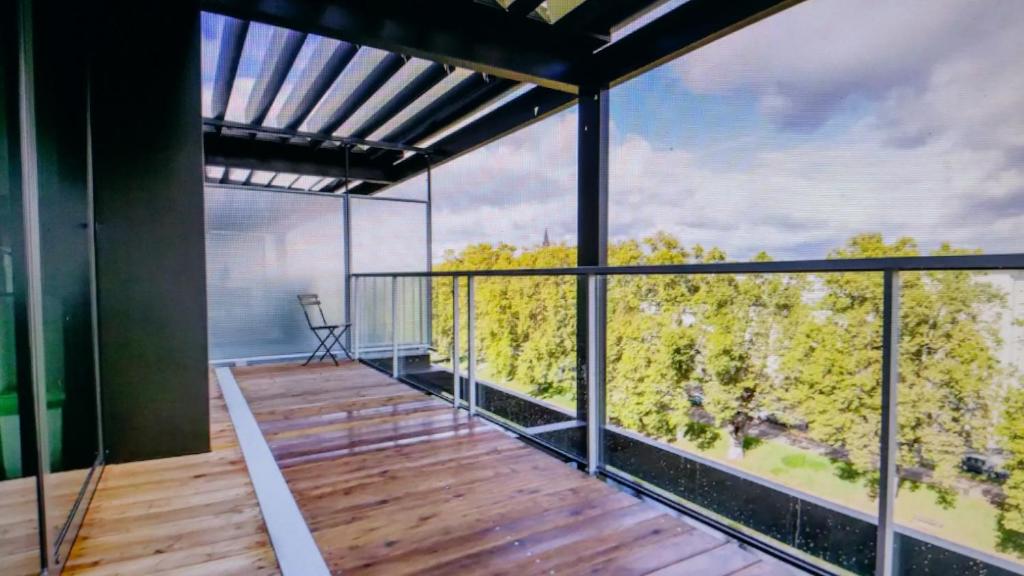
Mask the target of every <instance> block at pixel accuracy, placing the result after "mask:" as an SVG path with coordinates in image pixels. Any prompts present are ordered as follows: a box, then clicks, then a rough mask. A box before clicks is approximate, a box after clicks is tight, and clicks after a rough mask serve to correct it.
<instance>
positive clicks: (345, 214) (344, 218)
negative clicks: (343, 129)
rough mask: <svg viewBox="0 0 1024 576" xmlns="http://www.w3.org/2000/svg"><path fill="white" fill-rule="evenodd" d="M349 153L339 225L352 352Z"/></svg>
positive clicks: (347, 341) (347, 334) (347, 338)
mask: <svg viewBox="0 0 1024 576" xmlns="http://www.w3.org/2000/svg"><path fill="white" fill-rule="evenodd" d="M350 151H351V147H350V146H345V188H344V192H343V196H342V199H341V211H342V212H341V223H342V227H343V228H344V230H342V241H343V242H344V244H345V248H344V250H345V253H344V262H343V264H344V266H345V322H347V323H348V324H350V325H351V326H350V327H349V329H348V331H347V332H345V346H346V347H347V348H348V349H349V350H352V349H353V345H352V344H353V336H352V333H353V332H354V331H355V325H354V324H353V323H352V292H353V290H354V284H353V282H352V203H351V202H350V199H349V195H348V183H349V177H348V173H349V152H350Z"/></svg>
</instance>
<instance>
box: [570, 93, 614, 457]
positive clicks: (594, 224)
mask: <svg viewBox="0 0 1024 576" xmlns="http://www.w3.org/2000/svg"><path fill="white" fill-rule="evenodd" d="M578 114H579V126H578V135H577V157H576V166H577V168H576V170H577V175H576V179H577V187H578V188H577V198H576V210H577V213H576V227H577V228H576V233H577V242H578V245H577V249H576V250H577V252H576V265H577V266H604V265H607V264H608V88H607V87H600V88H589V87H580V96H579V107H578ZM601 285H602V286H603V285H604V284H603V283H602V284H601ZM603 301H604V298H603V294H599V302H598V304H599V305H598V306H597V308H596V311H597V318H596V319H595V320H596V323H597V326H596V328H597V329H598V330H599V331H600V332H601V333H603V331H604V305H603ZM589 307H590V306H589V297H588V291H587V279H586V278H585V277H580V278H578V279H577V285H576V374H577V380H576V411H577V413H578V415H579V419H580V420H582V421H586V420H587V416H588V414H589V411H590V409H589V408H588V405H589V397H588V396H589V395H588V392H587V390H588V370H587V367H588V365H590V364H589V362H590V360H589V358H588V354H587V342H588V337H587V335H588V330H589V325H588V309H589ZM603 340H604V338H600V337H599V338H598V341H601V342H603ZM602 358H603V355H602ZM603 404H604V403H603V402H599V403H598V405H599V406H603ZM585 452H586V450H585V449H584V453H585Z"/></svg>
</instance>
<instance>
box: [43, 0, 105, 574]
mask: <svg viewBox="0 0 1024 576" xmlns="http://www.w3.org/2000/svg"><path fill="white" fill-rule="evenodd" d="M34 8H35V10H34V16H33V18H34V31H35V36H34V38H33V43H34V54H35V63H34V70H33V75H34V79H35V86H34V93H35V130H36V139H35V143H36V148H35V150H34V151H33V152H34V153H35V154H36V157H37V164H38V165H37V168H38V170H37V179H38V205H39V214H38V216H39V219H38V222H37V223H36V224H37V226H38V236H39V238H38V250H39V265H40V268H41V277H40V286H41V293H40V294H30V298H36V299H38V300H37V301H38V303H39V306H40V315H41V319H42V325H41V326H40V327H37V328H41V341H42V349H41V350H35V351H34V353H35V354H36V358H37V359H39V361H40V366H39V367H38V371H37V372H36V374H37V375H38V378H37V379H36V380H35V382H34V385H35V390H36V394H37V398H39V400H40V404H42V406H43V407H44V415H40V422H39V428H40V429H41V432H42V434H41V438H42V439H43V442H42V443H41V446H42V454H43V458H44V462H43V466H42V467H41V469H42V470H43V471H44V472H45V473H44V475H43V482H44V490H43V493H44V494H45V499H46V501H45V503H44V504H45V510H46V530H47V532H48V534H47V540H48V542H49V543H50V547H51V549H50V551H49V552H50V554H51V556H52V557H53V558H55V559H56V561H55V562H53V563H51V566H50V571H51V572H57V571H59V567H58V566H57V564H59V563H61V562H63V560H64V559H66V557H67V553H68V552H69V551H70V546H71V543H72V542H73V541H74V539H75V536H76V533H77V528H78V523H79V522H80V520H81V517H82V514H83V513H84V508H80V507H76V503H77V502H79V499H80V497H82V498H83V500H84V501H88V498H90V497H91V494H90V490H91V489H92V488H93V487H94V485H95V484H94V483H93V482H90V480H95V479H98V475H97V474H92V473H91V472H92V471H93V465H94V464H96V463H97V461H98V459H99V457H100V446H99V425H100V424H99V409H98V390H97V382H96V371H95V349H94V345H93V323H92V315H93V307H92V265H91V257H92V253H91V247H92V238H91V236H92V230H93V227H92V221H91V219H92V214H91V207H90V198H89V180H88V178H89V171H88V152H87V147H88V129H89V128H88V124H87V120H88V118H87V114H86V112H87V111H86V106H85V104H84V103H85V101H86V97H85V95H86V91H87V79H86V72H85V71H86V68H87V66H86V56H87V55H86V54H85V53H83V52H82V51H72V52H73V53H69V51H67V50H65V49H63V48H62V46H65V45H66V43H67V42H71V43H73V44H74V43H77V42H81V41H84V38H85V36H84V33H83V30H84V29H83V28H82V27H81V25H80V24H81V22H82V19H83V18H84V12H82V11H81V9H79V10H73V9H72V10H67V9H64V8H62V9H56V8H57V6H56V3H50V2H35V3H34Z"/></svg>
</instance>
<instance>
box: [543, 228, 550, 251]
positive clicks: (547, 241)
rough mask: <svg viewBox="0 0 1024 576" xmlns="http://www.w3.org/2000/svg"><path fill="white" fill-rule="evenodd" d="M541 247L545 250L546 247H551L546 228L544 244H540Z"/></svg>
mask: <svg viewBox="0 0 1024 576" xmlns="http://www.w3.org/2000/svg"><path fill="white" fill-rule="evenodd" d="M541 246H543V247H545V248H547V247H548V246H551V239H550V238H548V229H547V228H544V242H542V243H541Z"/></svg>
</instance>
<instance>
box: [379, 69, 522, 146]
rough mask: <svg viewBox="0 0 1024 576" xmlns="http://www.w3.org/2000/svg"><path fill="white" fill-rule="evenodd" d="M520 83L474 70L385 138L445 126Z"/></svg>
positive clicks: (408, 138)
mask: <svg viewBox="0 0 1024 576" xmlns="http://www.w3.org/2000/svg"><path fill="white" fill-rule="evenodd" d="M515 85H516V82H514V81H512V80H506V79H504V78H491V79H489V80H488V79H487V78H486V77H485V76H484V75H483V74H479V73H477V74H473V75H472V76H470V77H469V78H466V79H465V80H463V81H462V82H460V83H459V84H458V86H456V87H455V88H453V89H451V90H449V91H448V92H447V93H445V95H444V96H441V97H440V98H438V99H437V100H435V101H434V102H432V103H430V104H429V105H428V106H427V107H425V108H423V110H420V111H419V113H417V114H415V115H414V116H413V117H412V118H409V119H408V120H406V121H405V122H404V123H403V124H402V125H401V126H399V127H398V128H396V129H395V130H393V131H392V132H391V133H389V134H388V135H387V136H385V137H384V141H385V142H395V143H402V144H404V143H409V142H416V141H417V140H420V139H422V138H426V137H427V136H429V135H431V134H433V133H434V132H437V131H438V130H442V129H444V127H445V126H447V125H448V124H451V123H452V122H455V121H456V120H458V119H459V118H461V117H463V116H465V115H466V114H470V113H472V112H473V110H476V109H477V108H478V107H480V106H482V105H484V104H485V103H487V102H488V101H490V100H491V99H493V98H496V97H497V96H499V95H500V94H501V93H503V92H505V91H506V90H509V89H511V88H512V87H514V86H515Z"/></svg>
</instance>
